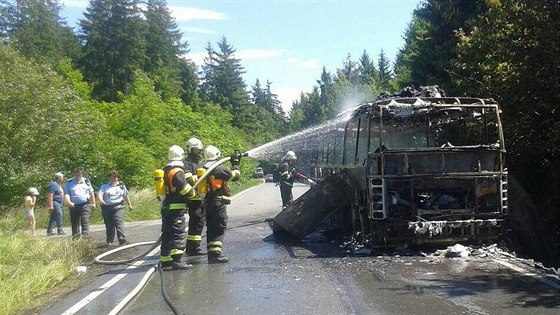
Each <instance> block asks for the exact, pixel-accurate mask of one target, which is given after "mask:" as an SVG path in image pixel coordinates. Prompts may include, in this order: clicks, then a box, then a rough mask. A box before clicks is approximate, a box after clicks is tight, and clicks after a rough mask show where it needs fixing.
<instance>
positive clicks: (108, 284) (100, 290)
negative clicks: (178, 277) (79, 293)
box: [62, 248, 159, 315]
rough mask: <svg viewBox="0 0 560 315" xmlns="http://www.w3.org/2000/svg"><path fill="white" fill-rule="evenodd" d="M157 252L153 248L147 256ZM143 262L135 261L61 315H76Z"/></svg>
mask: <svg viewBox="0 0 560 315" xmlns="http://www.w3.org/2000/svg"><path fill="white" fill-rule="evenodd" d="M158 251H159V248H155V249H154V250H152V251H151V252H150V253H149V254H148V255H147V256H153V255H154V254H155V253H157V252H158ZM144 262H145V260H138V261H135V262H134V263H133V264H132V265H130V266H128V267H127V268H126V269H125V270H123V271H122V272H121V273H119V274H118V275H116V276H114V277H113V278H112V279H111V280H109V281H107V282H105V283H104V284H103V285H101V286H100V287H99V288H98V289H97V290H95V291H93V292H91V293H90V294H88V295H87V296H86V297H84V298H83V299H81V300H80V301H79V302H78V303H76V304H74V306H72V307H70V308H69V309H67V310H66V311H65V312H64V313H62V314H63V315H72V314H76V312H78V311H79V310H80V309H82V307H84V306H86V305H87V304H89V302H91V301H93V300H94V299H95V298H97V297H98V296H99V295H101V294H102V293H103V292H105V291H106V290H107V289H109V288H110V287H111V286H113V285H114V284H115V283H117V282H119V281H120V280H121V279H122V278H124V277H126V276H127V275H128V274H130V271H131V270H132V269H136V268H138V266H140V265H142V264H143V263H144Z"/></svg>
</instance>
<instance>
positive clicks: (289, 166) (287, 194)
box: [278, 151, 298, 208]
mask: <svg viewBox="0 0 560 315" xmlns="http://www.w3.org/2000/svg"><path fill="white" fill-rule="evenodd" d="M296 160H297V156H296V153H295V152H294V151H288V152H286V155H285V156H284V158H283V160H282V163H280V165H279V166H278V173H280V195H281V196H282V208H285V207H286V206H288V204H289V203H290V202H292V200H293V199H294V197H293V194H292V188H293V186H294V180H295V179H296V177H297V175H298V173H297V172H296V169H295V168H294V163H295V162H296Z"/></svg>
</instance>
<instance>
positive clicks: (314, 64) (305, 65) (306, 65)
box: [286, 57, 321, 70]
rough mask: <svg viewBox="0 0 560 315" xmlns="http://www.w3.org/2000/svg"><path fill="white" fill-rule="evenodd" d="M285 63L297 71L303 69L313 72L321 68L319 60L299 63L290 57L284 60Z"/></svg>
mask: <svg viewBox="0 0 560 315" xmlns="http://www.w3.org/2000/svg"><path fill="white" fill-rule="evenodd" d="M286 63H287V64H289V65H292V66H294V67H296V68H298V69H305V70H315V69H319V68H320V67H321V60H319V59H308V60H303V61H299V60H298V59H296V58H293V57H290V58H288V60H286Z"/></svg>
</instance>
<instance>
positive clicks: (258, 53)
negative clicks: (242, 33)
mask: <svg viewBox="0 0 560 315" xmlns="http://www.w3.org/2000/svg"><path fill="white" fill-rule="evenodd" d="M283 53H284V52H283V51H281V50H259V49H244V50H240V51H238V52H236V53H235V57H236V58H238V59H242V60H248V59H265V58H274V57H279V56H282V54H283Z"/></svg>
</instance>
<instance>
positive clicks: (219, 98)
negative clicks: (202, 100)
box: [201, 37, 256, 129]
mask: <svg viewBox="0 0 560 315" xmlns="http://www.w3.org/2000/svg"><path fill="white" fill-rule="evenodd" d="M206 51H207V52H208V56H207V57H206V58H205V60H204V65H203V66H202V70H203V82H202V88H201V90H202V91H203V95H204V96H205V97H206V98H207V100H208V101H210V102H212V103H215V104H218V105H220V106H221V107H222V108H224V109H226V110H228V111H229V112H230V113H232V115H233V124H234V126H237V127H240V128H242V129H247V128H250V127H251V126H252V125H253V124H255V123H256V121H255V120H253V119H247V118H248V117H243V116H244V115H248V116H251V114H250V113H251V111H249V110H246V107H247V106H248V105H249V96H248V93H247V91H246V90H245V87H246V86H245V82H244V81H243V78H242V75H243V73H244V71H243V67H242V66H241V63H240V60H239V59H237V58H235V50H234V49H233V47H232V46H231V45H230V44H229V43H228V42H227V39H226V38H225V37H222V39H221V40H220V41H219V42H218V51H215V50H214V49H213V48H212V46H211V45H210V43H208V46H207V48H206ZM244 127H246V128H244Z"/></svg>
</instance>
